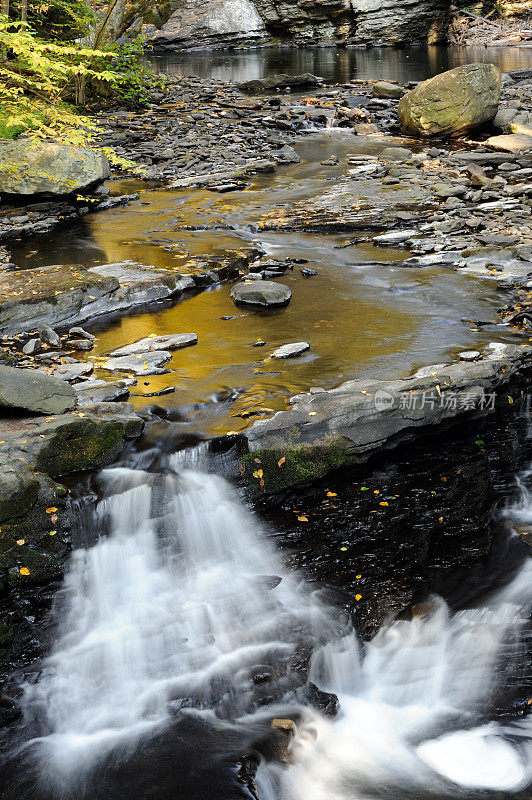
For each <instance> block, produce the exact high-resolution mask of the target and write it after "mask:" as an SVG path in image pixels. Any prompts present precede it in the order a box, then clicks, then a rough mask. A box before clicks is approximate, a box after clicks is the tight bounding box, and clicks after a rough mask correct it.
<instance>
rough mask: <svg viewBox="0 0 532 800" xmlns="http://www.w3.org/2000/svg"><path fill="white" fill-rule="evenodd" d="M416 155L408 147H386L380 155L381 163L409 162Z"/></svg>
mask: <svg viewBox="0 0 532 800" xmlns="http://www.w3.org/2000/svg"><path fill="white" fill-rule="evenodd" d="M413 155H414V154H413V153H412V150H409V149H408V147H385V148H384V150H382V151H381V152H380V153H379V160H380V161H409V160H410V159H411V158H412V156H413Z"/></svg>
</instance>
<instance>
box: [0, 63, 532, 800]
mask: <svg viewBox="0 0 532 800" xmlns="http://www.w3.org/2000/svg"><path fill="white" fill-rule="evenodd" d="M473 58H474V59H482V60H490V61H491V60H495V61H496V63H499V64H500V65H501V67H502V68H504V69H510V68H517V67H523V66H525V67H526V66H529V65H532V55H531V54H529V53H528V52H526V53H525V52H523V53H520V52H519V50H518V49H512V50H503V49H501V48H497V52H496V53H493V52H491V51H489V52H488V51H486V50H483V51H482V53H479V52H477V51H475V52H473V51H472V50H471V51H469V50H468V51H465V50H457V51H452V50H441V49H436V48H435V49H429V50H425V49H412V50H410V49H408V50H401V51H395V50H394V51H391V50H384V49H382V50H381V49H376V50H371V51H362V50H354V49H353V50H351V49H348V50H342V51H337V50H335V49H309V50H290V49H279V50H276V49H263V50H257V51H246V52H238V53H223V52H216V53H209V54H207V53H191V54H182V55H176V56H175V57H174V56H172V58H171V59H170V58H169V57H166V56H165V57H164V58H161V59H160V60H159V66H160V68H161V70H163V71H165V72H167V73H168V74H172V73H173V74H178V75H183V74H198V75H201V76H202V77H209V78H210V77H216V78H219V77H223V78H224V79H232V80H248V79H250V78H254V77H263V76H264V75H268V74H270V73H272V72H280V71H286V72H288V73H291V74H295V73H298V72H303V71H310V72H314V73H317V74H320V75H322V76H323V77H324V78H325V80H326V81H328V82H336V81H348V80H351V79H353V77H354V74H356V76H357V77H359V78H360V79H368V78H371V79H375V78H381V77H384V78H394V79H397V80H400V81H408V80H418V79H421V78H424V77H427V76H428V75H431V74H434V73H436V72H438V71H440V70H441V69H444V68H448V67H450V66H454V65H455V64H457V63H461V61H462V60H464V59H465V60H471V59H473ZM224 70H226V73H224ZM391 143H392V144H394V143H395V144H401V142H393V141H392V142H391ZM293 146H294V149H295V150H296V152H297V154H298V156H299V157H300V159H301V161H300V162H299V163H294V164H289V165H286V166H282V165H281V166H279V167H278V168H277V170H276V171H275V172H272V173H267V174H259V175H252V176H251V177H249V178H247V179H246V185H245V187H243V188H238V190H235V191H229V192H227V193H223V194H219V193H216V192H212V191H208V190H207V189H205V188H190V189H186V188H181V189H178V188H174V189H172V188H168V187H166V188H165V187H161V186H160V185H156V184H153V183H150V182H146V181H144V182H141V181H131V180H127V181H122V182H120V181H113V182H111V183H110V184H109V186H110V189H111V191H112V193H113V194H124V193H131V192H138V193H139V197H138V200H134V201H132V202H131V203H129V204H128V205H126V206H122V207H119V208H115V209H111V210H109V211H102V212H100V213H98V214H96V215H91V216H88V217H85V218H84V220H83V222H81V223H77V224H76V226H75V227H70V228H63V229H61V230H58V231H56V232H55V233H52V234H50V235H49V236H47V237H46V239H36V240H30V241H26V242H21V243H16V244H15V246H14V247H13V248H12V252H13V258H14V260H15V262H16V263H17V264H18V266H19V267H22V268H23V267H24V266H25V265H27V264H30V265H31V266H32V267H37V266H48V265H51V264H59V263H62V264H66V263H79V264H82V265H84V266H94V265H98V264H101V263H109V262H117V261H124V260H132V261H138V262H140V263H143V264H149V265H153V266H155V267H157V268H160V269H169V268H174V267H177V268H178V269H179V268H181V267H184V265H185V264H186V263H187V259H188V258H189V256H213V255H214V256H220V255H222V254H223V252H224V251H226V250H228V249H230V250H238V249H241V248H250V247H252V248H256V249H257V250H258V251H259V252H260V253H261V254H262V255H261V261H263V262H264V263H266V264H267V263H268V261H272V260H276V261H280V262H283V263H285V264H288V266H287V268H286V271H285V274H284V275H283V276H282V277H281V278H280V281H281V282H282V283H284V284H286V285H287V286H289V287H290V289H291V291H292V300H291V303H290V305H288V306H287V307H286V308H282V309H271V310H263V311H256V310H250V309H243V308H241V307H238V306H235V304H234V302H233V301H232V299H231V296H230V290H231V286H230V285H227V284H223V283H222V284H217V285H214V286H212V287H209V288H207V290H202V291H197V292H194V293H192V294H191V295H188V296H185V297H183V298H182V299H180V300H179V301H177V302H176V301H166V300H165V301H160V302H159V303H156V304H154V305H150V306H148V307H142V308H138V309H136V310H133V311H131V312H130V313H128V314H125V315H121V316H118V315H115V316H112V317H103V318H102V319H100V320H95V321H90V320H89V321H88V322H87V323H86V325H85V327H86V328H87V329H88V330H89V331H90V332H91V333H93V334H94V335H95V336H96V341H95V346H94V349H93V350H91V351H89V352H88V353H86V354H81V355H80V356H79V357H80V358H82V359H84V360H87V361H89V360H90V361H92V360H93V361H94V363H95V376H96V377H103V378H105V379H106V380H109V379H110V378H111V377H112V376H111V375H110V373H109V372H108V371H107V370H106V369H105V368H104V367H103V361H104V357H105V356H106V355H107V354H108V353H109V352H110V351H111V350H113V349H116V348H117V347H120V346H122V345H126V344H130V343H131V342H134V341H136V340H138V339H141V338H142V337H146V336H150V335H153V334H156V335H166V334H173V333H182V332H191V333H196V334H197V336H198V343H197V345H194V346H192V347H187V348H185V349H183V350H178V351H177V352H175V353H174V354H173V356H172V360H171V362H170V363H169V364H168V365H167V369H168V370H169V371H168V372H165V373H164V374H160V375H150V376H146V377H140V378H139V379H138V382H137V385H136V386H134V387H133V388H132V390H131V392H132V394H131V398H130V402H131V403H132V404H133V406H134V408H135V409H136V410H138V411H139V413H141V414H142V415H143V417H144V419H145V420H146V421H147V426H146V432H145V435H144V436H143V437H142V438H141V439H140V440H139V441H138V442H136V443H135V444H132V445H131V446H130V447H129V448H128V449H127V450H126V452H125V453H123V455H122V456H121V457H120V459H119V460H118V461H117V462H116V463H114V464H111V465H110V466H109V467H107V468H106V469H104V470H101V471H100V472H99V473H97V474H90V475H87V476H85V477H83V478H80V477H75V478H72V479H69V481H68V484H69V488H70V489H71V500H70V503H69V514H70V515H71V520H72V539H73V546H74V548H75V550H74V552H73V555H72V557H71V560H70V563H69V566H68V568H67V573H66V577H65V581H64V584H63V585H62V586H61V587H52V588H53V589H54V590H55V589H57V591H55V594H54V600H53V605H52V611H51V613H50V611H49V598H50V595H51V594H52V593H53V592H52V591H50V592H48V589H47V588H46V587H43V590H42V592H36V593H35V597H32V598H28V597H27V596H26V595H24V594H23V593H22V594H21V595H20V597H19V601H20V604H21V608H22V609H23V611H22V612H20V609H18V610H17V613H19V614H20V613H22V614H23V615H25V616H26V617H27V619H28V622H29V624H30V625H31V626H33V628H30V630H33V632H34V633H33V640H31V639H32V637H28V642H27V646H26V648H25V650H24V649H23V655H22V656H21V657H20V659H19V660H18V662H17V664H16V670H15V671H14V675H12V676H11V678H10V681H9V686H10V691H11V692H12V693H13V696H15V697H16V699H17V703H18V704H19V705H20V708H21V709H22V716H21V717H20V718H19V719H17V720H16V721H15V722H14V724H13V725H11V727H8V728H6V731H5V733H4V734H3V738H2V740H1V741H2V749H3V754H4V756H5V762H4V766H5V770H4V773H3V776H2V777H1V778H0V787H1V791H2V796H3V797H5V798H6V800H14V798H15V797H17V798H21V797H23V798H25V800H26V799H27V800H70V798H73V797H76V798H81V800H85V799H87V800H88V798H89V797H90V798H92V800H110V798H116V799H117V800H126V798H128V800H129V798H139V800H148V798H153V800H166V799H167V798H168V800H170V798H178V799H179V800H181V798H185V797H190V796H192V797H194V798H198V800H211V798H217V799H220V798H221V799H222V800H235V799H236V798H242V800H243V798H247V800H250V798H253V799H254V800H325V798H328V800H351V799H352V798H353V797H356V798H359V799H360V800H375V799H376V798H382V800H384V799H385V798H386V799H388V800H399V798H401V800H418V799H420V798H423V800H447V798H463V800H496V799H497V800H500V798H512V799H515V800H517V798H519V800H525V798H528V797H529V796H530V785H531V781H532V752H531V741H532V735H531V728H530V723H531V720H532V716H531V715H530V714H529V713H528V711H529V707H530V686H531V683H530V679H531V672H530V670H531V668H532V664H531V656H530V609H531V604H532V594H531V585H532V584H531V563H532V562H531V561H530V556H529V553H530V551H529V547H528V540H527V537H528V536H529V532H530V536H532V529H530V521H531V519H532V516H531V508H532V500H531V495H530V491H531V488H530V487H531V472H530V467H529V461H530V453H529V451H530V448H529V429H528V425H529V398H528V395H527V391H526V388H525V390H524V391H516V392H515V393H513V394H512V395H511V396H509V399H507V402H506V403H505V404H504V409H503V410H498V411H497V414H496V415H495V416H494V417H493V418H491V419H490V420H488V421H487V422H474V423H470V424H469V423H466V424H464V425H462V426H459V427H458V428H457V429H455V430H454V431H452V432H449V433H444V434H440V435H438V436H434V437H430V436H427V437H424V438H422V440H421V441H417V442H416V443H409V444H407V445H406V446H403V447H401V448H400V449H399V450H398V451H397V452H393V453H388V454H386V455H384V456H380V457H377V458H374V459H372V460H371V461H370V462H369V463H368V464H365V465H363V466H361V467H358V468H354V469H351V470H343V471H342V472H341V473H337V474H334V475H331V476H329V477H328V478H327V479H325V480H323V481H320V482H317V483H315V484H313V485H308V486H302V487H300V488H298V489H297V490H295V491H288V492H284V493H282V494H281V495H280V496H277V497H275V498H273V499H272V498H265V499H263V500H262V501H260V502H257V501H256V502H254V503H251V502H250V500H249V496H247V495H244V494H243V493H242V492H241V491H240V490H239V488H238V475H235V470H234V461H233V460H232V458H231V452H229V453H227V452H226V450H225V449H224V448H223V447H222V448H221V449H220V448H218V449H216V452H213V451H212V449H209V446H208V444H207V443H206V442H205V441H204V440H209V439H211V438H212V437H214V436H218V435H224V434H227V433H229V432H239V431H242V430H244V429H245V428H247V427H248V426H249V425H250V424H252V422H253V421H254V420H255V419H257V418H260V417H270V416H272V414H273V412H275V411H279V410H282V409H285V408H287V407H289V399H290V397H291V396H292V395H294V394H297V393H298V392H304V391H307V390H308V389H309V388H310V387H315V388H317V389H319V390H322V389H331V388H333V387H335V386H337V385H338V384H339V383H341V382H343V381H346V380H351V379H355V378H362V379H367V380H369V379H370V378H371V379H373V378H383V379H392V378H397V377H405V376H408V375H410V374H412V373H413V372H415V370H417V369H418V368H420V367H423V366H426V365H427V364H441V363H449V362H453V361H455V360H456V359H457V358H458V354H459V352H460V351H463V350H477V349H478V350H479V351H483V350H484V349H485V348H486V346H487V344H488V343H489V342H491V341H494V340H496V341H497V342H502V343H509V344H515V343H519V344H520V343H522V342H523V332H522V331H516V330H515V329H514V328H510V327H509V326H507V325H502V324H501V322H500V317H498V316H497V312H498V310H499V309H500V306H501V293H500V290H498V289H497V281H496V280H494V278H493V276H491V277H488V276H486V277H482V278H479V277H478V276H477V275H473V274H467V273H466V272H465V271H460V270H455V269H453V268H452V267H450V266H448V265H447V266H446V265H444V264H437V265H432V266H424V267H415V266H411V265H405V250H404V248H401V247H390V246H386V247H385V246H379V245H377V244H375V243H374V241H373V238H374V236H375V231H373V230H368V231H360V230H358V231H357V232H356V236H355V237H352V236H350V235H349V234H348V233H341V232H340V233H338V232H334V233H332V232H320V233H308V232H300V231H289V232H274V231H267V230H264V229H263V226H262V225H261V223H262V222H263V221H264V219H265V218H266V217H267V215H268V214H270V213H272V212H277V211H279V210H280V209H281V210H282V209H284V208H286V207H288V206H289V205H290V204H292V203H294V202H298V201H305V202H306V201H308V200H309V199H312V198H313V197H315V196H317V195H319V194H320V193H323V192H324V191H327V190H328V189H329V188H330V187H332V186H334V185H335V184H336V183H337V182H338V181H340V180H341V179H343V178H345V176H346V175H347V174H348V172H349V169H350V164H349V163H348V158H347V157H348V155H349V154H350V153H351V152H352V149H353V136H352V133H351V132H350V131H346V130H345V129H341V128H328V129H325V130H324V129H321V130H310V131H308V130H307V131H305V133H304V134H302V135H301V136H300V137H298V138H296V140H295V141H294V144H293ZM330 156H335V157H337V159H338V160H337V163H335V162H334V160H333V163H332V164H331V163H329V164H322V162H323V161H326V160H327V159H329V158H330ZM351 166H352V165H351ZM305 269H312V270H314V271H315V273H316V274H312V275H305V274H303V273H302V270H305ZM527 338H528V337H527ZM302 340H304V341H306V342H308V343H309V345H310V349H309V350H308V351H307V352H306V353H305V354H304V355H303V356H302V357H300V358H298V359H293V360H286V361H279V360H273V359H271V358H270V357H269V354H270V353H271V352H272V351H273V350H274V349H275V348H277V347H279V346H281V345H283V344H287V343H289V342H294V341H302ZM164 390H167V391H168V393H166V394H163V395H161V396H158V397H157V396H156V397H154V394H155V393H157V392H161V391H164ZM81 415H83V412H81ZM191 441H194V442H198V444H195V445H194V446H191ZM183 443H185V444H186V445H187V446H186V447H181V446H180V445H182V444H183ZM281 467H282V463H281V462H280V463H279V468H281ZM259 470H260V461H259V463H258V464H257V475H258V477H260V475H259ZM55 510H57V509H55ZM50 511H51V512H53V511H54V509H50ZM53 533H55V531H54V532H53Z"/></svg>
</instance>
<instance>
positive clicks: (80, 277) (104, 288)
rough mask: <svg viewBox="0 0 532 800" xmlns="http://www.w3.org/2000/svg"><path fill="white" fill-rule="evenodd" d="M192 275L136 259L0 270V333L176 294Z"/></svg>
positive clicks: (82, 317)
mask: <svg viewBox="0 0 532 800" xmlns="http://www.w3.org/2000/svg"><path fill="white" fill-rule="evenodd" d="M195 285H196V284H195V281H194V280H193V278H192V276H190V275H185V276H183V275H181V274H179V273H173V272H171V271H169V270H157V269H155V268H154V267H148V266H145V265H143V264H136V263H134V262H119V263H114V264H102V265H100V266H98V267H93V268H91V269H85V267H82V266H77V265H74V266H72V265H61V266H51V267H42V268H41V267H40V268H38V269H31V270H18V271H17V272H8V273H2V274H1V275H0V293H1V301H0V333H17V332H20V331H22V330H33V329H34V328H41V327H42V326H43V325H50V326H51V327H53V328H55V327H62V328H65V327H67V326H71V325H75V324H76V323H80V322H83V321H85V320H88V319H93V318H94V317H98V316H101V315H102V314H109V313H111V312H116V311H121V310H125V309H128V308H132V307H134V306H138V305H142V304H144V303H150V302H153V301H155V300H161V299H166V298H170V297H173V296H175V295H178V294H180V293H181V292H183V291H185V290H186V289H192V288H194V287H195Z"/></svg>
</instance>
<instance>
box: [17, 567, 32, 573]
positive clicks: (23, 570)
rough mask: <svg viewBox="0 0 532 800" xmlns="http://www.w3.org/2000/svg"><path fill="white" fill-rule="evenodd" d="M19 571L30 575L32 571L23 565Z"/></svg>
mask: <svg viewBox="0 0 532 800" xmlns="http://www.w3.org/2000/svg"><path fill="white" fill-rule="evenodd" d="M19 572H20V574H21V575H29V574H30V571H29V569H28V568H27V567H21V568H20V570H19Z"/></svg>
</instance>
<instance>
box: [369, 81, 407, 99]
mask: <svg viewBox="0 0 532 800" xmlns="http://www.w3.org/2000/svg"><path fill="white" fill-rule="evenodd" d="M372 92H373V96H374V97H384V98H389V99H391V100H398V99H399V98H400V97H402V96H403V95H404V93H405V90H404V89H403V87H402V86H399V84H397V83H390V82H389V81H377V82H376V83H374V84H373V86H372Z"/></svg>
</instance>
